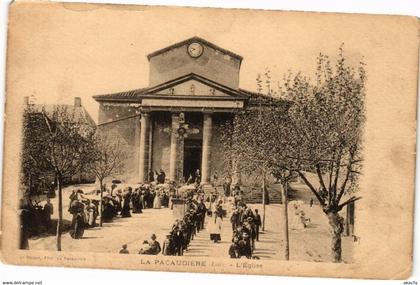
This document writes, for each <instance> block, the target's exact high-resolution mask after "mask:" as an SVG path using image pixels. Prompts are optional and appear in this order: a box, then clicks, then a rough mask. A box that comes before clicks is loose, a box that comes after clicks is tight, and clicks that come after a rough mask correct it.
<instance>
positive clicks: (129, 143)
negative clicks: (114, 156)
mask: <svg viewBox="0 0 420 285" xmlns="http://www.w3.org/2000/svg"><path fill="white" fill-rule="evenodd" d="M147 58H148V60H149V71H150V72H149V85H148V86H147V87H144V88H139V89H135V90H130V91H125V92H120V93H114V94H106V95H97V96H94V97H93V98H94V99H95V100H96V101H97V102H98V103H99V122H98V127H99V128H100V130H101V131H104V132H108V133H109V134H111V135H112V137H115V139H118V138H119V139H121V140H122V141H123V142H124V145H126V147H127V151H128V153H129V157H128V159H127V161H126V163H125V164H124V172H123V173H122V176H121V178H122V179H123V180H124V181H126V182H132V183H143V182H147V181H148V177H149V173H150V172H151V171H155V170H156V171H159V169H163V171H164V172H165V173H166V178H167V179H168V180H169V181H180V180H186V179H187V178H188V177H189V176H190V175H192V176H194V173H195V172H196V171H197V169H198V170H200V173H201V181H202V183H204V184H209V183H211V182H212V180H213V179H215V178H216V177H219V178H220V177H221V176H222V174H223V173H222V172H223V168H222V161H223V156H224V153H223V151H222V150H221V148H220V135H221V126H222V125H223V123H224V122H225V121H226V120H231V119H232V117H233V116H234V114H235V112H236V111H238V110H240V109H242V108H248V107H249V106H251V105H252V104H255V102H256V100H255V99H256V98H257V97H258V96H263V95H260V94H257V93H254V92H249V91H246V90H243V89H240V88H239V73H240V68H241V62H242V57H241V56H240V55H238V54H235V53H233V52H231V51H228V50H226V49H223V48H221V47H218V46H216V45H214V44H213V43H210V42H208V41H206V40H204V39H201V38H198V37H193V38H190V39H187V40H184V41H182V42H179V43H176V44H173V45H171V46H168V47H166V48H163V49H160V50H157V51H155V52H153V53H151V54H149V55H148V56H147ZM263 97H264V96H263ZM253 102H254V103H253Z"/></svg>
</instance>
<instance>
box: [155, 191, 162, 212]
mask: <svg viewBox="0 0 420 285" xmlns="http://www.w3.org/2000/svg"><path fill="white" fill-rule="evenodd" d="M160 196H161V195H160V193H159V192H156V195H155V199H154V201H153V208H154V209H160V208H162V201H161V200H160Z"/></svg>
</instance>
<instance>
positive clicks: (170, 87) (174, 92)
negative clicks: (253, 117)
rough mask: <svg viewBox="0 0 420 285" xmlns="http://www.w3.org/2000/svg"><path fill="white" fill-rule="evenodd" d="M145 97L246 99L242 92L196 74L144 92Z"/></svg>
mask: <svg viewBox="0 0 420 285" xmlns="http://www.w3.org/2000/svg"><path fill="white" fill-rule="evenodd" d="M144 94H145V95H157V96H182V97H186V96H188V97H189V96H191V97H217V98H221V97H225V98H231V99H246V98H247V96H245V95H244V94H242V92H240V91H238V90H235V89H232V88H229V87H227V86H224V85H222V84H219V83H217V82H214V81H212V80H209V79H206V78H204V77H202V76H199V75H196V74H193V73H192V74H188V75H185V76H182V77H180V78H177V79H174V80H171V81H168V82H165V83H162V84H159V85H157V86H155V87H151V88H148V89H147V90H145V91H144Z"/></svg>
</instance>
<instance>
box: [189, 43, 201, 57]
mask: <svg viewBox="0 0 420 285" xmlns="http://www.w3.org/2000/svg"><path fill="white" fill-rule="evenodd" d="M202 53H203V46H202V45H201V44H199V43H191V44H190V45H189V46H188V54H189V55H190V56H191V57H199V56H200V55H201V54H202Z"/></svg>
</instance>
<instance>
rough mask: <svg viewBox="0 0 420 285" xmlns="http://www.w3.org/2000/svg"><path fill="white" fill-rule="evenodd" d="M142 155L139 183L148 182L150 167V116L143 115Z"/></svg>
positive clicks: (141, 124)
mask: <svg viewBox="0 0 420 285" xmlns="http://www.w3.org/2000/svg"><path fill="white" fill-rule="evenodd" d="M140 122H141V123H140V153H139V181H138V182H139V183H144V182H145V181H147V169H148V166H149V134H150V114H149V113H146V112H142V113H141V120H140Z"/></svg>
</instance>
